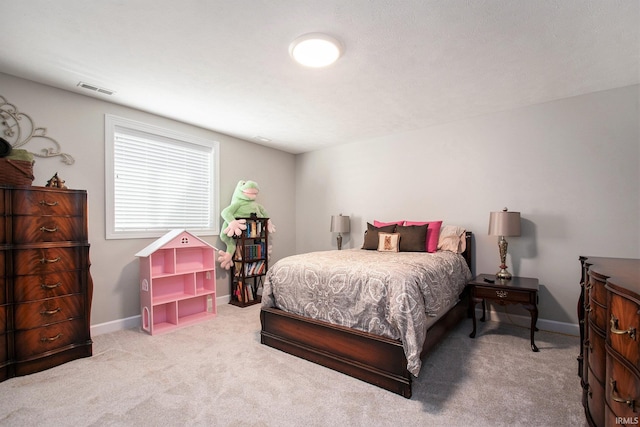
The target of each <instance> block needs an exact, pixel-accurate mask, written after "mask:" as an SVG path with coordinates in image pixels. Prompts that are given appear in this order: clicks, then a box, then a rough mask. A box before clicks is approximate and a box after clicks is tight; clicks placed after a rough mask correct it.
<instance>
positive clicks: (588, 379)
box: [578, 256, 640, 426]
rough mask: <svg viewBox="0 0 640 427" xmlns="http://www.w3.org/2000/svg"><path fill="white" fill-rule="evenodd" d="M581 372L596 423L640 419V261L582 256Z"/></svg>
mask: <svg viewBox="0 0 640 427" xmlns="http://www.w3.org/2000/svg"><path fill="white" fill-rule="evenodd" d="M580 262H581V265H582V274H581V280H580V285H581V293H580V300H579V302H578V318H579V321H580V335H581V339H582V343H583V345H582V346H581V350H580V355H579V356H578V374H579V376H580V382H581V385H582V389H583V397H582V404H583V406H584V409H585V415H586V417H587V421H588V422H589V424H590V425H591V426H619V425H621V424H636V425H637V424H638V423H639V420H640V260H638V259H622V258H600V257H586V256H582V257H580Z"/></svg>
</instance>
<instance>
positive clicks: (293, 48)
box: [289, 33, 343, 68]
mask: <svg viewBox="0 0 640 427" xmlns="http://www.w3.org/2000/svg"><path fill="white" fill-rule="evenodd" d="M342 50H343V48H342V45H341V44H340V42H339V41H338V40H336V39H335V38H333V37H331V36H328V35H326V34H322V33H309V34H304V35H302V36H300V37H298V38H297V39H295V40H294V41H293V42H292V43H291V45H289V54H290V55H291V57H292V58H293V59H294V60H295V61H296V62H298V63H299V64H301V65H304V66H305V67H313V68H319V67H326V66H328V65H331V64H333V63H334V62H336V61H337V60H338V58H340V55H342Z"/></svg>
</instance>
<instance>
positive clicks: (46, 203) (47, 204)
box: [38, 200, 58, 206]
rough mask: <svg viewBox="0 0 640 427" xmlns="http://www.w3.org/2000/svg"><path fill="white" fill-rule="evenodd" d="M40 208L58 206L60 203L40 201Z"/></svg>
mask: <svg viewBox="0 0 640 427" xmlns="http://www.w3.org/2000/svg"><path fill="white" fill-rule="evenodd" d="M38 203H40V206H58V202H47V201H46V200H40V201H39V202H38Z"/></svg>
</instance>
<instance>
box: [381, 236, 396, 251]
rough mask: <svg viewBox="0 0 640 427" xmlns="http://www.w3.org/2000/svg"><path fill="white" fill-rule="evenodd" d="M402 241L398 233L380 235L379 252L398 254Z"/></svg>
mask: <svg viewBox="0 0 640 427" xmlns="http://www.w3.org/2000/svg"><path fill="white" fill-rule="evenodd" d="M400 240H401V239H400V234H398V233H378V250H379V251H380V252H398V249H399V247H400Z"/></svg>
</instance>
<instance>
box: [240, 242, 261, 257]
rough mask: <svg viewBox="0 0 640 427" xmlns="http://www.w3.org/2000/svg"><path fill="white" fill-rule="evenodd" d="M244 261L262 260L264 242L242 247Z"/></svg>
mask: <svg viewBox="0 0 640 427" xmlns="http://www.w3.org/2000/svg"><path fill="white" fill-rule="evenodd" d="M244 257H245V259H257V258H264V242H262V243H254V244H249V245H245V246H244Z"/></svg>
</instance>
